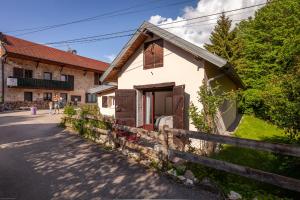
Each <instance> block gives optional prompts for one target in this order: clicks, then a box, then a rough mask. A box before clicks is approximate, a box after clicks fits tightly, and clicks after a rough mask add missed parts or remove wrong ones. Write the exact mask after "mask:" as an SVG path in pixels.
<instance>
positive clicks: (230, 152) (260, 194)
mask: <svg viewBox="0 0 300 200" xmlns="http://www.w3.org/2000/svg"><path fill="white" fill-rule="evenodd" d="M234 135H235V136H236V137H240V138H248V139H254V140H261V141H269V142H280V143H287V142H288V139H287V136H286V135H285V134H284V131H283V130H282V129H280V128H277V127H276V126H274V125H272V124H269V123H267V122H265V121H263V120H261V119H258V118H256V117H254V116H244V117H243V119H242V121H241V123H240V125H239V127H238V128H237V130H236V131H235V133H234ZM212 157H213V158H216V159H218V160H224V161H228V162H231V163H235V164H239V165H243V166H248V167H252V168H255V169H261V170H264V171H267V172H273V173H276V174H281V175H285V176H289V177H294V178H297V179H300V170H299V168H300V159H297V158H293V157H290V156H281V155H276V154H273V153H268V152H264V151H257V150H253V149H246V148H239V147H235V146H231V145H223V146H222V149H221V151H220V152H219V153H217V154H215V155H212ZM188 168H190V169H192V171H193V172H194V173H195V175H196V176H197V177H198V178H200V179H201V178H203V177H210V178H211V179H213V180H215V181H216V182H217V184H218V185H219V186H220V187H221V188H222V189H223V190H224V191H225V192H226V193H228V192H229V191H230V190H233V191H236V192H238V193H240V194H242V196H243V197H244V198H245V199H253V198H254V197H257V198H258V199H266V198H267V199H279V197H281V198H284V197H288V198H293V199H300V195H299V194H297V193H294V192H291V191H287V190H283V189H281V188H278V187H275V186H272V185H268V184H263V183H261V182H258V181H253V180H250V179H247V178H243V177H240V176H237V175H233V174H229V173H225V172H221V171H218V170H213V169H210V168H206V167H203V166H199V165H195V164H189V166H188Z"/></svg>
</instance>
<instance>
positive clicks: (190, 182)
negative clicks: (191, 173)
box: [184, 178, 194, 186]
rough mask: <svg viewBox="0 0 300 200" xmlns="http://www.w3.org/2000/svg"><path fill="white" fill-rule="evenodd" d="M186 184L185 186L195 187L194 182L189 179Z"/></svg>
mask: <svg viewBox="0 0 300 200" xmlns="http://www.w3.org/2000/svg"><path fill="white" fill-rule="evenodd" d="M184 184H185V185H188V186H193V185H194V181H193V180H191V179H188V178H187V179H186V180H185V182H184Z"/></svg>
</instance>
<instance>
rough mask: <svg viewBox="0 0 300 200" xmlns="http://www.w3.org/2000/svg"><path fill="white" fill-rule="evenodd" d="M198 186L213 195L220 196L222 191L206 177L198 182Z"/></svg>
mask: <svg viewBox="0 0 300 200" xmlns="http://www.w3.org/2000/svg"><path fill="white" fill-rule="evenodd" d="M199 184H200V185H201V187H203V188H205V189H207V190H209V191H211V192H213V193H215V194H219V195H222V191H221V190H220V189H219V187H218V185H217V184H216V183H215V182H214V181H212V180H211V179H210V178H208V177H205V178H203V179H202V180H201V182H199Z"/></svg>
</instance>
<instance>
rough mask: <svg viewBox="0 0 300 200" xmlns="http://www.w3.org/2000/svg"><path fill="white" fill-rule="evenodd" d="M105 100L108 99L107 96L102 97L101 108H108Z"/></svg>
mask: <svg viewBox="0 0 300 200" xmlns="http://www.w3.org/2000/svg"><path fill="white" fill-rule="evenodd" d="M107 99H108V96H102V108H107V107H108V103H107Z"/></svg>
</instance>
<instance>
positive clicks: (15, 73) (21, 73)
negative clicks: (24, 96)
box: [13, 67, 24, 78]
mask: <svg viewBox="0 0 300 200" xmlns="http://www.w3.org/2000/svg"><path fill="white" fill-rule="evenodd" d="M13 76H14V77H16V78H23V77H24V69H22V68H17V67H14V69H13Z"/></svg>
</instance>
